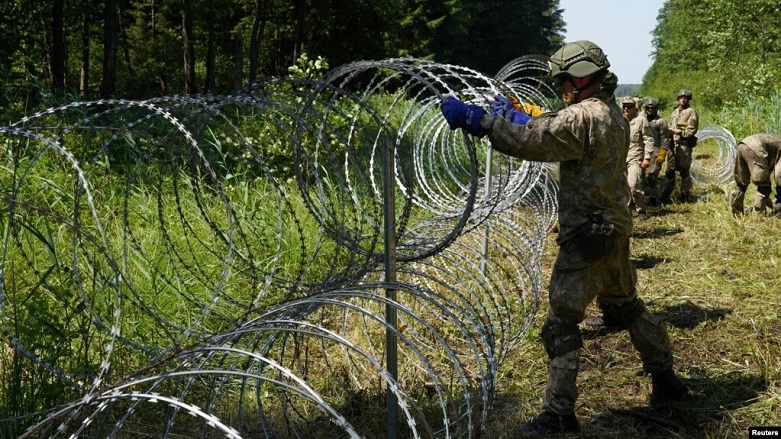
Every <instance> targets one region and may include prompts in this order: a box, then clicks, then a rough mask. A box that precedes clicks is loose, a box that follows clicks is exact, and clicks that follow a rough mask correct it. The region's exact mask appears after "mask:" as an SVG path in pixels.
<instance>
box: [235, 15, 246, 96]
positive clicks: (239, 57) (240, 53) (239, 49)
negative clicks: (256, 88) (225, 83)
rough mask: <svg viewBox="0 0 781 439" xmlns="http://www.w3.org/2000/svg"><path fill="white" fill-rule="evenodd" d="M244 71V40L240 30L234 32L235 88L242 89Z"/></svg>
mask: <svg viewBox="0 0 781 439" xmlns="http://www.w3.org/2000/svg"><path fill="white" fill-rule="evenodd" d="M243 70H244V38H243V37H242V36H241V30H240V29H234V31H233V88H234V89H237V88H240V87H241V86H242V85H244V84H243V81H244V80H243V74H242V71H243Z"/></svg>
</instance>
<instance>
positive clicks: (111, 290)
mask: <svg viewBox="0 0 781 439" xmlns="http://www.w3.org/2000/svg"><path fill="white" fill-rule="evenodd" d="M546 69H547V66H546V65H544V64H543V62H542V61H541V59H540V58H538V57H528V58H527V57H524V58H520V59H518V60H516V61H514V62H512V63H511V64H509V65H508V66H507V67H506V68H505V69H503V70H502V71H501V72H500V74H498V75H497V76H496V77H487V76H485V75H483V74H480V73H478V72H475V71H473V70H470V69H466V68H463V67H459V66H453V65H444V64H438V63H434V62H429V61H422V60H416V59H391V60H382V61H361V62H356V63H351V64H347V65H344V66H340V67H338V68H336V69H334V70H332V71H331V72H329V73H328V74H327V75H326V76H325V77H323V78H321V79H320V80H300V79H292V78H274V79H268V80H264V81H261V82H258V83H255V84H251V85H249V86H247V87H244V88H243V89H241V90H238V91H237V92H236V93H234V94H231V95H228V96H186V97H184V96H173V97H164V98H156V99H150V100H146V101H128V100H99V101H93V102H73V103H69V104H66V105H63V106H60V107H55V108H49V109H46V110H44V111H41V112H38V113H35V114H33V115H30V116H27V117H24V118H22V119H20V120H19V121H17V122H15V123H12V124H10V125H8V126H5V127H0V139H2V141H3V143H2V144H3V146H4V157H5V164H4V167H3V170H2V172H0V178H2V181H3V187H4V189H3V204H4V213H3V216H2V218H3V223H4V230H5V231H4V235H3V259H2V266H1V267H0V318H1V319H2V333H3V340H4V345H5V347H6V351H5V352H4V353H3V354H2V358H3V359H4V361H5V359H9V358H15V359H16V361H22V362H23V363H24V364H25V365H26V366H25V367H28V368H31V369H35V370H42V371H45V372H44V376H45V379H46V380H47V382H52V383H57V386H58V388H61V389H62V392H63V395H71V396H72V397H70V398H69V397H66V396H63V397H61V398H60V399H59V400H58V404H57V405H56V406H52V407H45V408H43V409H39V411H36V412H32V413H24V414H23V415H24V416H23V417H20V416H15V415H12V416H7V417H4V418H2V419H0V428H6V429H13V428H17V429H18V428H21V427H20V426H19V425H20V424H21V425H23V426H24V429H23V430H22V431H19V432H18V435H19V436H20V437H123V436H125V435H128V434H132V433H133V432H134V431H140V430H142V429H143V430H144V431H154V432H156V434H159V435H160V436H162V437H174V436H176V435H181V434H184V435H189V436H201V437H211V436H212V435H224V436H227V437H236V438H238V437H258V436H260V437H269V438H277V437H310V438H316V437H335V436H337V437H342V436H344V437H356V438H357V437H366V436H367V435H370V434H372V432H375V433H376V432H377V431H383V427H382V425H377V424H376V422H374V421H372V419H375V418H376V417H377V416H376V415H377V414H378V413H382V412H383V410H384V408H383V407H382V404H379V403H378V402H379V401H381V400H383V399H384V397H385V396H384V393H383V388H384V387H385V386H387V388H388V389H390V391H391V392H392V393H393V394H394V395H396V397H397V398H398V401H399V407H400V408H401V410H402V413H403V416H402V418H403V422H404V425H403V426H402V428H404V429H405V433H408V434H409V437H448V438H467V437H475V436H476V435H477V434H478V433H479V431H480V429H481V428H482V427H483V426H484V425H485V421H486V419H487V414H488V412H489V410H490V408H491V406H492V404H493V400H494V396H495V395H494V392H495V376H496V373H497V371H498V368H499V366H500V364H501V362H502V360H503V359H504V358H505V357H506V356H507V353H508V352H509V351H510V350H511V349H512V348H514V347H516V346H517V345H518V344H519V343H521V342H522V340H523V339H524V335H525V333H526V331H527V330H528V328H529V327H530V325H531V320H532V318H533V316H534V313H535V312H536V309H537V305H538V303H539V296H540V293H541V288H542V280H541V270H540V266H539V260H540V258H541V255H542V252H543V248H544V242H545V236H546V234H547V233H548V231H549V229H550V227H551V225H552V224H553V222H554V221H555V212H556V209H557V204H556V192H557V184H556V181H555V178H554V177H553V176H552V175H551V172H550V171H551V170H550V168H549V167H548V166H546V165H543V164H540V163H534V162H526V161H521V160H517V159H512V158H509V157H506V156H503V155H499V154H492V151H491V149H490V144H488V142H487V140H484V139H477V138H472V137H470V136H467V135H465V134H464V133H462V132H460V131H451V130H449V129H448V127H447V125H446V124H445V122H444V120H443V119H442V117H441V115H440V114H439V103H440V102H441V100H442V98H443V97H444V96H447V95H457V96H459V97H461V98H462V99H465V100H469V101H471V102H473V103H476V104H479V105H483V106H490V103H491V101H492V100H493V96H494V95H496V94H508V93H512V94H514V95H515V97H517V98H519V99H520V100H522V101H526V102H529V103H533V104H535V105H539V106H541V107H544V108H548V109H553V108H551V105H552V104H553V103H556V102H557V99H556V96H555V93H554V92H553V90H552V89H551V88H550V87H549V86H548V85H547V83H546V82H545V81H544V80H542V79H540V78H541V77H543V76H544V72H545V71H546ZM386 148H393V151H394V153H395V163H396V169H395V170H394V175H393V176H392V177H391V176H388V175H384V170H383V167H382V161H383V158H382V151H384V150H385V149H386ZM488 163H490V165H491V166H490V168H489V167H488ZM386 178H393V179H394V182H395V190H396V194H395V198H396V200H397V202H396V204H397V206H396V207H397V208H396V212H397V217H396V221H395V223H396V230H395V235H396V236H397V240H398V242H397V243H396V246H397V247H396V248H397V254H398V264H399V265H398V279H397V281H396V282H393V283H388V282H383V275H382V266H383V262H384V260H383V259H384V256H383V250H384V246H385V245H386V243H384V242H383V226H384V222H383V217H382V207H383V203H384V199H383V198H384V196H383V192H382V182H383V181H385V179H386ZM27 279H36V282H35V283H29V282H28V281H27ZM388 289H391V290H394V291H396V292H398V293H399V298H398V299H397V300H390V299H388V298H385V297H383V294H382V292H383V291H386V290H388ZM52 303H53V304H56V305H57V306H58V307H60V309H61V310H62V312H55V310H54V309H52V308H51V306H50V304H52ZM387 307H392V308H393V309H395V310H396V311H397V312H398V313H399V322H398V326H394V325H391V324H390V323H388V322H386V321H385V319H384V317H383V315H384V314H383V310H384V309H386V308H387ZM20 316H23V317H24V318H25V319H27V320H25V321H27V322H28V323H27V325H28V326H25V327H24V328H23V329H22V330H20V329H19V328H20V327H19V326H18V323H19V321H20V320H19V319H20ZM42 319H49V321H47V322H46V324H47V325H48V326H47V325H43V321H42ZM36 325H39V328H36ZM40 328H43V329H40ZM387 330H390V331H392V332H393V333H394V334H395V336H396V338H397V339H398V340H399V349H400V356H399V363H400V364H399V372H400V373H399V375H398V376H397V377H393V376H391V375H390V374H389V373H388V371H387V367H388V365H386V364H383V360H382V359H383V354H384V351H385V349H386V347H385V346H384V344H383V338H382V336H381V335H382V334H384V333H385V331H387ZM41 340H49V341H50V343H54V342H55V341H58V340H59V341H61V342H63V343H65V340H67V344H68V345H69V346H71V348H70V349H74V350H76V351H78V352H81V353H82V355H83V356H84V357H85V358H86V359H87V360H88V361H86V363H79V362H74V361H69V359H68V358H66V357H64V356H60V357H57V356H52V355H48V354H47V352H46V351H45V350H43V351H42V350H41V349H40V347H39V346H40V345H41ZM96 345H97V346H99V348H96V347H95V346H96ZM161 407H162V410H161V409H160V408H161ZM150 414H154V416H153V417H151V418H150V416H149V415H150ZM372 414H374V415H375V416H370V415H372ZM318 435H319V436H318Z"/></svg>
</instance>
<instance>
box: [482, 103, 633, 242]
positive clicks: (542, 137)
mask: <svg viewBox="0 0 781 439" xmlns="http://www.w3.org/2000/svg"><path fill="white" fill-rule="evenodd" d="M480 125H481V127H482V128H483V129H484V130H485V131H486V132H487V133H488V138H489V140H490V141H491V144H492V145H493V147H494V148H495V149H496V150H497V151H499V152H502V153H504V154H507V155H509V156H512V157H517V158H520V159H524V160H533V161H541V162H559V163H560V166H559V180H560V181H559V194H558V202H559V212H558V217H559V237H558V240H559V242H560V243H561V242H565V241H567V240H569V239H570V238H573V237H575V236H576V235H577V234H578V233H579V231H580V227H581V225H582V224H584V223H586V222H587V221H588V215H589V213H599V214H601V215H602V217H603V218H604V220H605V221H606V222H609V223H611V224H613V226H614V227H615V230H616V231H617V232H618V233H622V234H630V233H631V231H632V217H631V214H630V213H629V209H628V208H627V205H628V204H629V196H630V195H629V186H628V185H627V181H626V176H625V175H624V172H625V170H626V163H625V160H626V154H627V151H628V148H629V122H627V120H626V118H625V117H624V115H623V114H622V112H621V109H620V108H619V107H618V105H617V104H616V102H615V99H614V98H613V97H612V96H610V97H608V96H606V95H604V94H599V95H597V96H596V97H593V96H592V97H590V98H588V99H585V100H583V101H582V102H580V103H577V104H574V105H570V106H569V107H566V108H564V109H563V110H561V111H558V112H555V113H544V114H542V115H540V116H537V117H535V118H533V119H532V120H531V121H529V123H527V124H526V125H514V124H512V123H511V122H510V121H509V120H507V119H505V118H503V117H493V116H491V115H485V116H483V118H482V119H481V120H480Z"/></svg>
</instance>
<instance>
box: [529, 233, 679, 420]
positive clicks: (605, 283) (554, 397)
mask: <svg viewBox="0 0 781 439" xmlns="http://www.w3.org/2000/svg"><path fill="white" fill-rule="evenodd" d="M614 237H615V245H614V247H613V250H612V252H611V253H610V254H608V255H607V256H604V257H602V258H600V259H597V260H587V259H585V258H584V257H583V256H582V253H581V250H580V248H579V247H578V245H577V238H574V239H571V240H569V241H566V242H563V243H561V245H560V248H559V254H558V256H557V258H556V263H555V265H554V268H553V273H552V275H551V280H550V287H549V291H548V294H549V302H550V310H549V312H548V316H547V321H546V326H550V327H555V328H557V329H556V330H554V331H548V334H553V335H552V336H549V337H548V339H547V341H546V337H545V336H543V343H544V344H546V350H548V348H549V347H550V348H551V349H550V350H548V355H549V356H550V363H549V368H548V383H547V387H546V389H545V399H544V402H543V408H544V409H545V410H548V411H551V412H553V413H557V414H560V415H566V414H570V413H573V412H574V410H575V401H576V400H577V397H578V391H577V383H576V379H577V374H578V368H579V364H580V350H581V349H580V347H579V346H582V336H581V334H580V329H579V327H578V324H579V323H580V322H581V321H583V319H584V318H585V315H586V308H587V306H588V305H589V304H590V303H591V302H592V301H594V300H595V299H596V300H597V301H598V303H600V304H601V305H605V306H608V307H610V306H612V307H614V308H621V307H622V306H624V305H627V306H629V307H631V308H633V313H632V316H631V317H627V316H624V318H623V321H624V324H625V326H626V328H627V330H628V332H629V337H630V339H631V341H632V345H633V346H634V347H635V349H636V350H637V351H638V352H639V354H640V359H641V360H642V362H643V367H644V368H645V370H646V371H648V372H656V371H663V370H671V369H672V352H671V350H670V341H669V338H668V335H667V329H666V327H665V325H664V323H663V322H662V321H661V320H660V319H659V318H658V317H656V316H654V315H652V314H650V313H649V312H648V311H647V310H646V309H645V305H644V304H643V303H642V301H640V300H639V299H638V298H637V296H636V289H635V285H636V283H637V275H636V273H635V269H634V266H633V265H632V263H631V261H630V259H629V236H627V235H619V234H614ZM573 343H574V344H573ZM563 346H567V347H566V348H563V349H556V348H557V347H563ZM573 346H575V348H574V349H572V347H573Z"/></svg>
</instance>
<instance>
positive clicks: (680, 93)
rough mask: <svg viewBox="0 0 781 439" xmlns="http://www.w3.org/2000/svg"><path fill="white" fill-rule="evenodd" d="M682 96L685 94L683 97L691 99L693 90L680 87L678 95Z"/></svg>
mask: <svg viewBox="0 0 781 439" xmlns="http://www.w3.org/2000/svg"><path fill="white" fill-rule="evenodd" d="M681 96H683V97H685V98H687V99H691V98H692V91H691V90H686V89H685V88H682V89H680V90H679V91H678V97H679V98H680V97H681Z"/></svg>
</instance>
